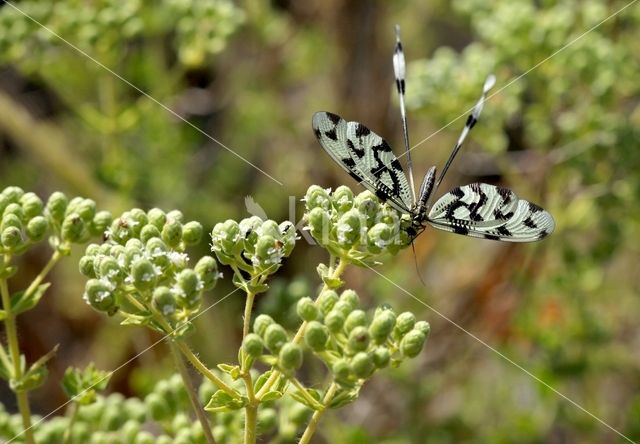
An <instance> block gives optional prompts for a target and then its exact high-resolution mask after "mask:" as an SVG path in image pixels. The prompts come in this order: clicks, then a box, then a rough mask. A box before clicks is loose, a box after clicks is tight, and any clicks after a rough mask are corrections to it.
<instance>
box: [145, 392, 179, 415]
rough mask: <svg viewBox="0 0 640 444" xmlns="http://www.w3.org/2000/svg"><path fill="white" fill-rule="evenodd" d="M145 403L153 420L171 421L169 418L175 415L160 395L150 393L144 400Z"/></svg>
mask: <svg viewBox="0 0 640 444" xmlns="http://www.w3.org/2000/svg"><path fill="white" fill-rule="evenodd" d="M144 403H145V404H146V406H147V411H148V412H149V414H150V416H151V418H152V419H153V420H155V421H162V420H165V419H169V417H170V416H171V415H172V414H173V412H172V411H171V410H172V409H171V407H170V405H169V403H168V402H167V401H165V399H164V398H163V397H162V395H160V394H158V393H155V392H151V393H149V394H148V395H147V397H146V398H145V399H144Z"/></svg>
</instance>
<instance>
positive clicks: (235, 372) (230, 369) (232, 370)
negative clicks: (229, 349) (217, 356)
mask: <svg viewBox="0 0 640 444" xmlns="http://www.w3.org/2000/svg"><path fill="white" fill-rule="evenodd" d="M218 368H219V369H220V370H222V371H223V372H225V373H227V374H228V375H230V376H231V377H232V378H233V379H234V380H236V379H238V378H239V377H240V366H239V365H230V364H218Z"/></svg>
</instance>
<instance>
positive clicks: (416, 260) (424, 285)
mask: <svg viewBox="0 0 640 444" xmlns="http://www.w3.org/2000/svg"><path fill="white" fill-rule="evenodd" d="M411 249H412V250H413V263H414V264H415V265H416V273H418V279H420V282H422V286H423V287H426V286H427V284H426V283H425V282H424V280H423V279H422V275H421V274H420V268H419V267H418V257H417V256H416V244H415V243H414V242H413V240H412V241H411Z"/></svg>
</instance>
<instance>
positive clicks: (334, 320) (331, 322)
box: [324, 310, 345, 334]
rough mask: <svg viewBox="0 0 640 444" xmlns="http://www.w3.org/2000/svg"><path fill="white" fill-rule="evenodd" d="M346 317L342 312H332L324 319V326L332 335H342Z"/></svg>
mask: <svg viewBox="0 0 640 444" xmlns="http://www.w3.org/2000/svg"><path fill="white" fill-rule="evenodd" d="M344 320H345V316H344V314H343V313H342V312H341V311H340V310H331V311H330V312H329V313H327V315H326V316H325V318H324V325H326V326H327V328H328V329H329V331H330V332H331V333H334V334H336V333H340V332H341V331H342V329H343V327H344Z"/></svg>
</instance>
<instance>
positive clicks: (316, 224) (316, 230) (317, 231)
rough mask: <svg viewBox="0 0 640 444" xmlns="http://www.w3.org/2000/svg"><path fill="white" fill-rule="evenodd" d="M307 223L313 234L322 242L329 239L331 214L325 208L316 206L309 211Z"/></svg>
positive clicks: (324, 242)
mask: <svg viewBox="0 0 640 444" xmlns="http://www.w3.org/2000/svg"><path fill="white" fill-rule="evenodd" d="M307 223H308V227H309V231H310V232H311V235H312V236H313V237H314V238H315V239H316V240H317V241H318V242H320V243H321V244H326V243H327V242H328V241H329V230H330V228H331V214H330V213H329V212H328V211H327V210H325V209H324V208H314V209H313V210H311V211H310V212H309V213H307Z"/></svg>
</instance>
